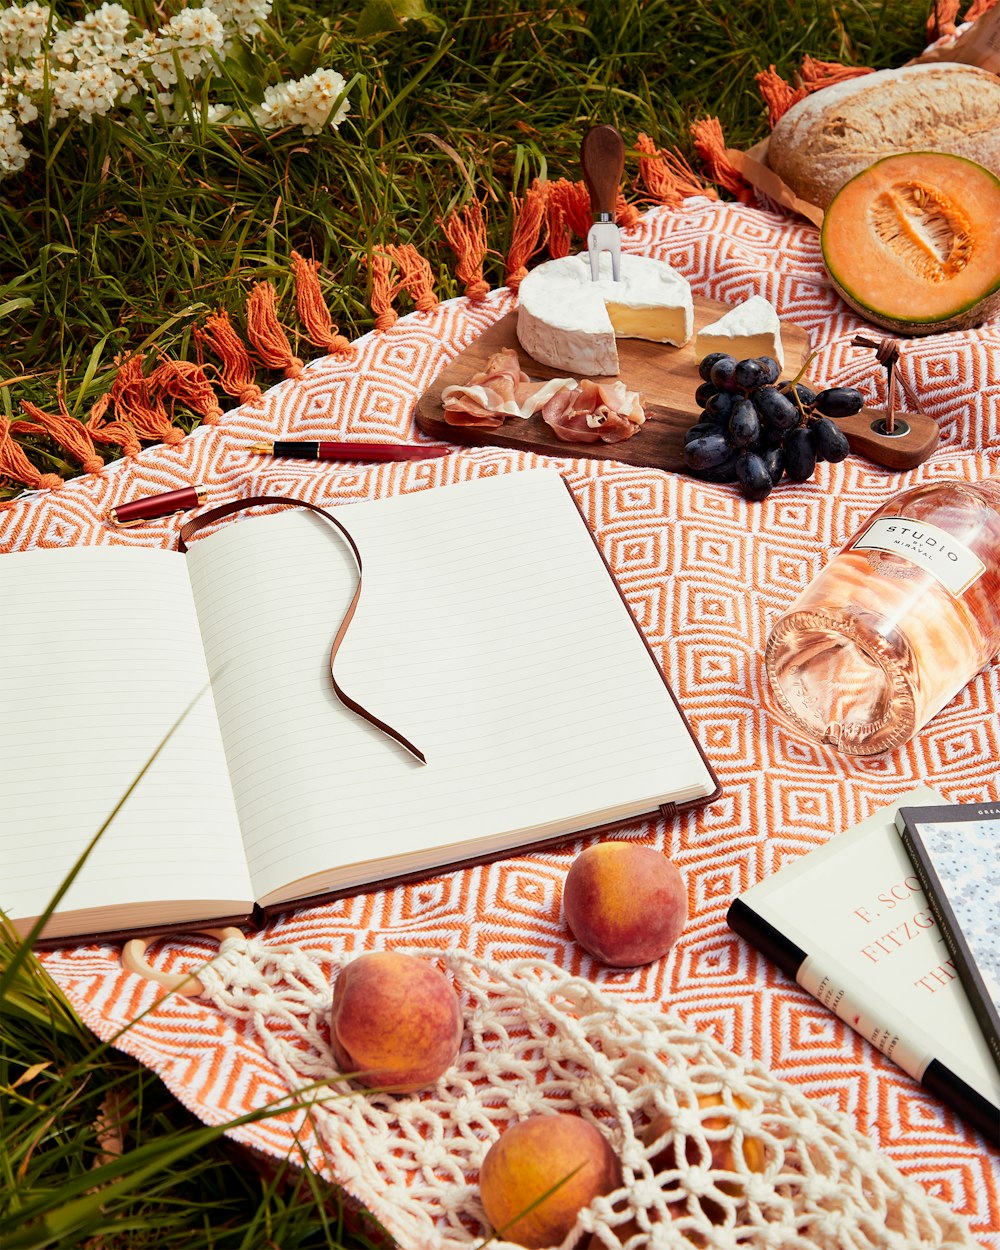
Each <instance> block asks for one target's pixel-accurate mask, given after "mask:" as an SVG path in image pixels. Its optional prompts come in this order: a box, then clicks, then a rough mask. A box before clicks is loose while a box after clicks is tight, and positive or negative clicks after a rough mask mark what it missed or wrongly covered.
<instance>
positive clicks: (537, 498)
mask: <svg viewBox="0 0 1000 1250" xmlns="http://www.w3.org/2000/svg"><path fill="white" fill-rule="evenodd" d="M336 515H337V516H338V518H339V519H340V520H341V521H342V523H343V524H344V525H345V526H347V528H348V529H349V530H350V532H351V534H352V535H353V536H354V538H355V540H356V542H357V543H358V546H359V547H360V549H361V552H362V557H363V561H364V584H363V590H362V594H361V601H360V606H359V608H358V611H357V614H356V616H355V618H354V621H353V623H352V624H351V626H350V628H349V630H348V632H347V635H346V639H345V641H344V643H343V646H342V649H341V651H340V653H339V654H338V657H337V661H336V671H337V676H338V680H339V682H340V683H341V685H342V687H343V688H344V690H345V691H346V692H347V693H348V694H349V695H351V696H352V697H353V698H355V699H357V700H358V701H359V702H360V703H361V704H362V705H363V706H365V707H366V708H367V709H368V710H369V711H371V712H372V713H374V714H375V715H376V716H378V717H379V718H380V719H382V720H383V721H385V722H387V723H388V724H390V725H392V726H393V727H394V728H396V729H397V730H399V731H400V732H401V733H403V734H404V735H405V736H407V737H408V738H409V739H410V740H411V741H413V742H414V743H416V745H417V746H418V747H420V748H421V749H422V750H423V751H424V752H425V754H426V756H427V764H426V765H423V766H422V765H420V764H419V763H418V762H416V761H414V760H413V759H412V758H411V757H410V756H409V755H408V754H407V753H406V752H405V751H404V750H403V749H402V748H401V747H399V746H398V745H397V744H396V743H394V742H392V741H391V740H390V739H388V738H387V737H385V736H384V735H383V734H381V733H379V732H377V731H376V730H375V729H373V728H372V727H371V726H369V725H367V724H366V723H365V722H364V721H362V720H361V719H360V718H359V717H357V716H356V715H355V714H354V713H352V712H351V711H349V710H347V709H345V708H344V707H343V706H342V705H341V704H340V703H339V702H338V701H337V699H336V697H335V696H334V694H333V691H332V688H331V683H330V679H329V664H328V658H329V651H330V644H331V641H332V639H333V637H334V635H335V634H336V632H337V629H338V627H339V625H340V622H341V620H342V618H343V616H344V612H345V610H346V608H347V606H348V603H349V601H350V599H351V596H352V595H353V593H354V588H355V584H356V571H355V566H354V562H353V558H352V557H351V556H350V553H349V551H348V549H347V548H346V546H345V544H344V542H343V540H342V539H341V538H340V537H339V535H338V534H337V533H336V531H335V530H334V528H333V527H332V526H331V525H329V523H328V522H326V521H324V520H323V519H322V518H319V517H316V516H314V515H313V514H311V513H306V512H303V511H301V510H299V511H296V510H294V509H288V510H285V511H283V512H281V513H280V514H276V515H273V516H265V517H256V518H248V519H244V520H241V521H239V522H237V523H230V525H229V526H227V527H226V528H224V529H222V530H220V531H219V532H218V533H216V534H215V535H213V536H211V537H210V538H207V539H205V540H202V541H200V542H198V543H196V544H194V545H193V546H192V549H191V550H190V551H189V553H188V557H187V558H188V561H189V568H190V573H191V578H192V584H193V587H194V592H195V600H196V602H197V604H198V610H199V617H200V621H201V629H202V636H203V638H204V641H205V647H206V654H207V656H208V661H209V667H210V669H211V671H212V674H213V682H214V686H215V692H216V702H217V707H218V712H219V719H220V723H221V725H222V730H223V738H224V740H225V743H226V749H227V754H228V758H229V767H230V774H231V776H232V779H233V789H234V793H235V795H236V800H237V805H238V807H239V812H240V819H241V823H242V827H243V833H244V841H245V845H246V848H247V857H248V860H249V863H250V867H251V873H252V876H253V880H254V884H255V886H256V888H257V896H258V899H260V900H261V901H264V902H267V901H268V899H269V896H273V895H275V894H276V893H277V894H280V895H283V896H287V897H294V891H292V892H291V893H289V891H288V890H286V889H285V887H287V886H291V884H292V883H294V882H295V881H297V880H299V879H301V878H306V877H309V876H312V875H313V874H316V873H319V872H321V871H322V870H324V869H329V868H335V867H337V866H341V867H349V866H350V865H352V864H368V868H367V869H362V870H360V871H352V872H349V873H348V874H347V877H348V883H349V884H353V883H354V881H355V880H357V881H361V880H370V879H377V878H378V877H380V876H386V875H390V874H391V873H392V872H393V871H399V870H400V865H401V863H402V864H404V865H408V866H410V867H413V866H426V865H428V864H430V865H433V864H434V863H436V862H445V861H446V860H447V859H448V858H454V856H448V855H447V854H442V850H443V849H444V848H448V847H450V846H457V847H460V848H463V853H468V852H469V848H470V847H478V848H480V849H482V850H484V851H485V850H490V849H502V848H504V847H508V846H514V845H517V844H518V843H521V842H524V841H528V840H531V839H532V838H535V837H541V836H555V835H556V834H558V833H560V832H563V831H567V832H572V831H573V830H575V829H582V828H585V827H587V826H589V825H591V824H594V823H598V821H600V820H610V819H619V818H626V817H628V816H632V815H638V814H640V813H644V812H648V811H650V810H651V809H652V808H654V807H655V806H656V805H657V804H658V803H659V802H661V801H666V800H669V799H683V798H693V797H697V796H703V795H707V794H709V793H711V792H712V790H713V789H714V781H713V779H712V778H711V775H710V773H709V772H708V769H707V768H706V767H705V765H704V763H703V761H702V759H701V758H700V755H699V753H698V751H697V749H696V747H695V745H694V743H693V741H692V739H691V737H690V735H689V733H688V731H687V729H686V726H685V725H684V723H683V721H682V718H681V716H680V714H679V713H678V711H677V709H676V707H675V705H674V703H673V700H672V699H671V697H670V694H669V692H668V690H667V688H666V685H665V683H664V682H663V680H662V678H661V676H660V674H659V671H658V670H657V668H656V665H655V663H654V661H653V659H652V657H651V655H650V654H649V652H648V650H647V649H646V647H645V644H644V642H643V640H642V638H641V636H640V635H639V633H638V631H637V629H636V627H635V624H634V623H633V621H632V619H631V617H630V616H629V614H628V612H627V610H626V608H625V605H624V603H623V601H622V599H621V596H620V595H619V593H618V590H617V588H616V586H615V584H614V582H613V581H612V579H611V578H610V577H609V576H608V573H607V570H606V568H605V566H604V564H603V561H602V560H601V557H600V555H599V553H598V551H597V549H596V547H595V545H594V542H593V539H592V538H591V536H590V534H589V532H588V530H587V528H586V525H585V524H584V522H583V520H582V518H581V516H580V514H579V512H578V511H577V508H576V505H575V504H574V502H573V500H572V498H571V497H570V495H569V492H568V491H567V489H566V487H565V485H564V483H563V481H562V479H561V478H560V477H559V475H558V474H556V473H553V472H549V471H542V472H530V473H517V474H509V475H504V476H502V477H495V478H493V477H491V478H488V479H480V480H476V481H472V482H466V483H461V484H458V485H455V486H448V487H442V488H438V489H435V490H429V491H421V492H418V493H415V494H411V495H404V496H397V497H394V498H390V499H384V500H376V501H366V502H362V503H358V504H352V505H348V506H343V507H340V508H339V509H337V510H336ZM223 664H224V665H225V667H223Z"/></svg>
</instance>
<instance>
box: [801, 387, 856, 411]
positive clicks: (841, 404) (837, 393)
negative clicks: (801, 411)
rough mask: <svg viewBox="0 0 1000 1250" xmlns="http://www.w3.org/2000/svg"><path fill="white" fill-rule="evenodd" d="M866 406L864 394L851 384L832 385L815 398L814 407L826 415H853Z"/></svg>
mask: <svg viewBox="0 0 1000 1250" xmlns="http://www.w3.org/2000/svg"><path fill="white" fill-rule="evenodd" d="M864 406H865V400H864V396H863V395H862V394H861V392H860V391H856V390H855V389H854V388H853V387H851V386H831V387H830V388H829V389H828V390H825V391H820V393H819V394H818V395H817V396H816V398H815V399H814V400H813V407H814V408H815V409H816V411H817V412H821V413H822V414H823V416H824V417H853V416H854V414H855V413H856V412H860V411H861V409H862V408H863V407H864Z"/></svg>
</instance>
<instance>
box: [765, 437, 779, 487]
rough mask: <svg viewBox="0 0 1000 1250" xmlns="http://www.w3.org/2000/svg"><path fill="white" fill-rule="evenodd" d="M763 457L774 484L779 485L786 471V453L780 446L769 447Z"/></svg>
mask: <svg viewBox="0 0 1000 1250" xmlns="http://www.w3.org/2000/svg"><path fill="white" fill-rule="evenodd" d="M761 459H762V460H763V461H764V465H765V467H766V468H767V471H768V473H770V475H771V483H772V485H774V486H777V485H778V483H779V482H780V481H781V477H782V474H783V473H784V472H785V453H784V452H783V451H782V449H781V448H780V447H769V448H768V449H767V451H766V452H765V453H764V455H763V456H762V457H761Z"/></svg>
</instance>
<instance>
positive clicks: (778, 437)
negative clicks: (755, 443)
mask: <svg viewBox="0 0 1000 1250" xmlns="http://www.w3.org/2000/svg"><path fill="white" fill-rule="evenodd" d="M786 433H787V431H786V430H772V429H769V428H768V427H767V426H766V425H765V426H762V427H761V441H762V442H763V444H764V450H765V451H770V450H771V448H772V447H783V446H784V443H785V434H786Z"/></svg>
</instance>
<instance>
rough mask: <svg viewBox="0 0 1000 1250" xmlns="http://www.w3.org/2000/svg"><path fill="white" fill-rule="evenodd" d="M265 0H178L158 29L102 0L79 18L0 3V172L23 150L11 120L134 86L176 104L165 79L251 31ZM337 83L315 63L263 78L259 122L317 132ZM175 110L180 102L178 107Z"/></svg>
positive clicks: (68, 108) (168, 105)
mask: <svg viewBox="0 0 1000 1250" xmlns="http://www.w3.org/2000/svg"><path fill="white" fill-rule="evenodd" d="M272 3H273V0H204V2H203V3H202V6H201V7H200V8H184V9H181V10H180V11H179V12H178V13H176V14H175V15H174V16H173V17H171V18H170V20H169V21H168V22H167V23H166V24H165V25H164V26H161V27H160V29H159V30H158V31H156V32H153V31H148V30H138V29H136V27H135V23H134V19H133V18H132V17H131V15H130V14H129V13H128V11H127V10H126V9H124V8H123V7H122V6H121V5H120V4H115V3H103V4H101V6H100V7H99V8H97V9H95V10H94V11H93V12H90V13H87V14H86V15H85V16H84V17H83V18H81V19H80V20H79V21H77V22H74V23H72V25H69V26H63V25H61V24H59V23H58V21H57V19H56V18H55V17H54V16H53V15H52V14H51V12H50V10H49V8H48V7H47V6H46V5H42V4H39V3H37V0H27V3H26V4H24V5H21V6H17V5H12V6H10V7H9V8H5V9H0V176H2V175H3V174H5V173H14V172H16V171H17V170H19V169H22V168H23V167H24V164H25V162H26V161H27V159H28V155H29V153H28V150H27V149H26V148H25V147H24V144H23V143H22V138H23V135H22V133H21V131H20V129H19V126H26V125H29V124H30V123H31V122H33V121H35V120H36V119H37V118H38V116H39V113H40V112H43V111H44V120H45V121H46V123H47V124H48V125H49V126H50V127H51V126H54V125H55V124H56V122H58V121H60V120H61V119H63V118H66V117H69V116H71V115H77V116H79V117H80V118H81V120H83V121H85V122H90V121H92V120H93V119H94V118H95V117H104V116H106V115H107V114H108V113H110V112H111V110H112V109H113V108H114V107H115V106H116V105H119V104H128V103H129V102H130V101H131V100H133V99H134V98H135V96H136V95H138V94H144V95H147V96H149V97H154V96H155V98H156V100H157V101H158V103H159V106H160V113H159V114H157V115H159V116H167V117H169V116H170V115H171V113H172V112H173V111H174V99H173V94H172V91H171V88H173V87H175V86H176V85H177V83H178V82H179V81H180V80H181V79H184V80H186V81H187V82H188V83H196V82H199V81H200V80H202V79H204V78H205V77H206V75H207V74H208V73H210V72H211V68H212V66H213V65H214V64H215V62H216V60H217V59H221V58H223V57H225V55H226V54H227V52H228V51H229V49H230V48H231V47H232V46H233V45H234V43H236V42H237V41H238V40H240V39H248V38H251V37H252V36H253V35H254V34H256V33H257V32H258V31H259V30H260V28H261V25H262V23H264V22H265V21H266V20H267V18H268V16H269V15H270V12H271V6H272ZM344 88H345V83H344V79H343V77H342V75H340V74H338V73H337V72H336V71H335V70H330V69H321V70H317V71H316V73H314V74H310V75H309V76H308V77H306V78H301V79H299V80H298V81H293V82H287V83H279V84H278V85H277V86H274V87H269V88H268V89H267V92H266V93H265V97H264V101H263V103H262V104H261V105H259V106H258V107H257V108H256V109H255V110H254V120H256V122H257V124H258V125H260V126H261V127H262V128H265V129H269V130H273V129H277V128H279V127H283V126H302V127H303V129H304V130H305V131H306V133H307V134H318V133H319V132H320V131H321V130H322V129H324V128H325V126H327V125H329V126H331V127H333V128H334V129H336V127H337V126H339V125H340V123H341V122H342V121H343V119H344V117H345V116H346V115H347V112H348V107H347V102H346V101H341V104H340V105H339V107H338V108H337V110H336V116H335V117H331V113H332V112H333V106H334V102H335V101H336V100H337V98H338V97H339V96H341V95H342V94H343V91H344ZM176 112H177V113H178V115H183V110H181V109H179V108H178V109H177V110H176ZM207 120H208V121H209V122H210V123H211V122H224V123H225V124H227V125H246V124H248V123H249V120H250V119H249V118H247V117H245V116H244V115H243V114H242V113H240V112H239V111H238V110H236V109H233V108H231V107H229V106H227V105H222V104H211V105H209V106H208V114H207Z"/></svg>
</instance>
